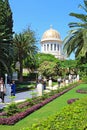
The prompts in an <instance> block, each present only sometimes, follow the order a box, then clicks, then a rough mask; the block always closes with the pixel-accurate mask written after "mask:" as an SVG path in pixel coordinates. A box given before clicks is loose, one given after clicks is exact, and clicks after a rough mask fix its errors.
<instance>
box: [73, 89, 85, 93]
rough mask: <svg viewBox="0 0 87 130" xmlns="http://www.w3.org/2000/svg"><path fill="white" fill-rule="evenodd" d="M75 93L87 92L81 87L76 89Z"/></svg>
mask: <svg viewBox="0 0 87 130" xmlns="http://www.w3.org/2000/svg"><path fill="white" fill-rule="evenodd" d="M76 92H77V93H82V94H87V91H85V90H83V89H78V90H76Z"/></svg>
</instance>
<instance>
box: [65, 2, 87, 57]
mask: <svg viewBox="0 0 87 130" xmlns="http://www.w3.org/2000/svg"><path fill="white" fill-rule="evenodd" d="M79 7H80V8H81V9H83V10H84V12H85V13H84V14H77V13H70V16H73V17H75V18H77V19H78V20H80V22H71V23H69V27H70V28H73V29H71V30H70V32H69V34H68V36H67V37H66V38H65V39H64V50H65V52H66V53H67V55H68V56H69V55H70V54H71V53H72V52H74V53H75V57H78V56H80V57H83V56H86V59H87V0H84V6H83V5H79Z"/></svg>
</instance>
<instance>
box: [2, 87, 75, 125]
mask: <svg viewBox="0 0 87 130" xmlns="http://www.w3.org/2000/svg"><path fill="white" fill-rule="evenodd" d="M73 87H75V85H74V86H72V87H70V88H68V89H66V90H64V91H62V92H60V93H58V94H55V95H54V96H52V97H50V98H48V99H45V100H44V101H42V102H40V103H38V104H36V105H34V106H32V107H31V108H28V109H27V110H25V111H24V112H20V113H17V114H15V115H13V116H10V117H8V118H0V124H4V125H5V124H6V125H13V124H15V123H16V122H18V121H19V120H21V119H23V118H24V117H26V116H28V115H29V114H31V113H32V112H34V111H36V110H37V109H39V108H41V107H42V106H44V105H45V104H47V103H49V102H51V101H53V100H54V99H55V98H57V97H59V96H61V95H63V94H64V93H66V92H67V91H69V90H70V89H72V88H73ZM24 105H25V104H24ZM26 105H28V103H26ZM21 107H23V106H20V108H21Z"/></svg>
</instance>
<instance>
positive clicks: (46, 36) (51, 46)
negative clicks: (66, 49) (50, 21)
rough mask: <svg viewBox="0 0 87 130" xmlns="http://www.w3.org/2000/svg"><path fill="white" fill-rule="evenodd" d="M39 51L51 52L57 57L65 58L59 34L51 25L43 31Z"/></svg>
mask: <svg viewBox="0 0 87 130" xmlns="http://www.w3.org/2000/svg"><path fill="white" fill-rule="evenodd" d="M41 53H45V54H52V55H54V56H55V57H56V58H58V59H65V58H64V55H63V51H62V40H61V38H60V34H59V32H58V31H56V30H55V29H53V28H52V27H50V29H49V30H47V31H45V32H44V33H43V36H42V38H41Z"/></svg>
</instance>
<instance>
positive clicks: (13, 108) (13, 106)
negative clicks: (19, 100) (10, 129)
mask: <svg viewBox="0 0 87 130" xmlns="http://www.w3.org/2000/svg"><path fill="white" fill-rule="evenodd" d="M5 112H6V113H7V116H11V115H13V114H15V113H17V112H20V110H19V108H18V107H17V105H16V103H14V102H12V103H11V104H9V105H8V106H7V107H6V108H5Z"/></svg>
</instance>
